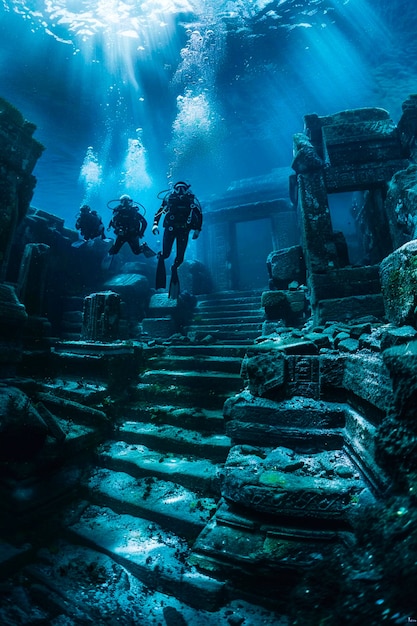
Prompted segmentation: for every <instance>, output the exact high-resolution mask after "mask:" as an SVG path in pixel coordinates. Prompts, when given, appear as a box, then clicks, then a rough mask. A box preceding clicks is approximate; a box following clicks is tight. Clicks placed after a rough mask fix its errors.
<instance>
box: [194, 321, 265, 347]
mask: <svg viewBox="0 0 417 626" xmlns="http://www.w3.org/2000/svg"><path fill="white" fill-rule="evenodd" d="M257 327H258V328H257ZM186 332H187V333H199V334H200V336H201V335H211V336H212V337H213V340H214V341H224V342H226V343H230V344H231V343H235V342H236V341H237V340H238V341H240V342H241V344H243V343H244V342H246V343H250V342H251V341H254V340H255V339H257V338H258V337H260V336H261V334H262V328H261V324H255V325H254V324H240V325H239V326H231V327H227V326H210V325H209V324H205V325H201V326H198V325H191V326H188V327H187V328H186Z"/></svg>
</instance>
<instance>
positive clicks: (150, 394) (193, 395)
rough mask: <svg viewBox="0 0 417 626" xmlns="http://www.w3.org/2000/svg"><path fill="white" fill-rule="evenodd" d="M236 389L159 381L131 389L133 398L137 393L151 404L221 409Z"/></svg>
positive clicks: (142, 399)
mask: <svg viewBox="0 0 417 626" xmlns="http://www.w3.org/2000/svg"><path fill="white" fill-rule="evenodd" d="M233 393H235V392H234V391H230V390H229V391H219V390H218V389H217V390H214V389H212V388H206V389H202V388H201V387H197V388H188V389H187V388H186V387H185V386H184V385H182V386H180V385H178V384H172V385H166V384H165V385H163V384H160V383H158V382H154V383H152V384H150V383H139V384H138V385H136V387H135V390H132V391H131V395H132V399H133V395H134V394H136V401H137V402H139V403H141V404H143V403H148V404H150V405H151V406H153V405H160V404H163V403H164V404H171V405H175V406H178V405H181V407H183V408H194V409H199V410H200V409H202V408H204V409H209V410H216V409H217V410H221V409H222V408H223V405H224V403H225V401H226V400H227V399H228V398H229V397H230V395H231V394H233Z"/></svg>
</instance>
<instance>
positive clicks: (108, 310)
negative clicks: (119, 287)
mask: <svg viewBox="0 0 417 626" xmlns="http://www.w3.org/2000/svg"><path fill="white" fill-rule="evenodd" d="M120 304H121V298H120V296H119V294H117V293H114V292H112V291H103V292H99V293H93V294H91V295H89V296H87V297H86V298H85V299H84V310H83V328H82V338H83V339H84V340H86V341H102V342H112V341H115V340H117V339H119V323H120Z"/></svg>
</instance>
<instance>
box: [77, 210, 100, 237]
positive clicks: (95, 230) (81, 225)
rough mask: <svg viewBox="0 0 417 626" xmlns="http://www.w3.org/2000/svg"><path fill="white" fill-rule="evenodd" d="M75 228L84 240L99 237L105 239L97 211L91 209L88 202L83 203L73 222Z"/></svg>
mask: <svg viewBox="0 0 417 626" xmlns="http://www.w3.org/2000/svg"><path fill="white" fill-rule="evenodd" d="M75 228H76V229H77V230H79V231H80V233H81V235H82V237H84V241H89V240H91V239H96V237H101V239H105V238H106V235H105V234H104V224H103V222H102V220H101V217H100V215H98V213H97V211H92V210H91V209H90V207H89V206H88V204H83V206H82V207H81V208H80V212H79V214H78V216H77V221H76V222H75Z"/></svg>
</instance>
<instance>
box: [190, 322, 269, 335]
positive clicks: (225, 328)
mask: <svg viewBox="0 0 417 626" xmlns="http://www.w3.org/2000/svg"><path fill="white" fill-rule="evenodd" d="M261 326H262V323H261V322H255V323H253V324H252V323H246V322H245V323H243V324H242V323H240V322H239V324H237V325H236V324H221V325H217V324H207V323H204V324H194V323H193V324H190V326H187V330H188V331H193V330H195V331H198V332H207V333H209V332H212V331H214V330H216V329H217V328H218V329H219V330H221V331H222V332H223V333H229V335H233V334H235V333H237V332H239V333H240V334H243V333H244V332H252V331H254V330H255V331H257V330H258V328H259V329H261Z"/></svg>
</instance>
